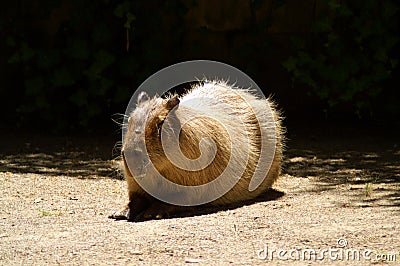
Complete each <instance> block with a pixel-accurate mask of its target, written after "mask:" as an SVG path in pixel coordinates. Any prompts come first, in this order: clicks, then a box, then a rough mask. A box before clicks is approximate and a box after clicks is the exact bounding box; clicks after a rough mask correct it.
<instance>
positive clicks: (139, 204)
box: [109, 194, 149, 221]
mask: <svg viewBox="0 0 400 266" xmlns="http://www.w3.org/2000/svg"><path fill="white" fill-rule="evenodd" d="M148 206H149V200H148V199H147V198H146V197H145V196H143V195H137V194H132V195H130V196H129V203H128V204H127V205H126V206H125V207H124V208H123V209H121V210H120V211H116V212H114V213H112V214H111V215H110V216H109V218H111V219H116V220H129V221H135V220H136V216H137V215H138V214H139V213H142V212H143V211H144V210H145V209H146V207H148Z"/></svg>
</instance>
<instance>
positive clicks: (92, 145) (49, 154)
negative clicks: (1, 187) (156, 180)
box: [0, 134, 121, 178]
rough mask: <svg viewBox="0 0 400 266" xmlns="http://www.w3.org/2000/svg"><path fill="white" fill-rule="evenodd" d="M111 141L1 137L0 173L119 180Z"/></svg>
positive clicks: (115, 154) (76, 138)
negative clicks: (101, 177) (99, 177)
mask: <svg viewBox="0 0 400 266" xmlns="http://www.w3.org/2000/svg"><path fill="white" fill-rule="evenodd" d="M113 138H114V137H110V136H108V137H92V136H73V137H57V136H44V135H32V134H26V135H20V134H15V135H2V136H1V137H0V139H1V140H0V172H12V173H35V174H43V175H48V176H58V175H66V176H72V177H77V178H95V177H96V176H103V177H111V178H121V175H120V174H119V167H118V163H117V161H116V160H115V159H117V158H118V155H119V153H118V145H119V144H118V142H117V140H113ZM115 138H116V137H115Z"/></svg>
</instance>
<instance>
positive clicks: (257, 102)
mask: <svg viewBox="0 0 400 266" xmlns="http://www.w3.org/2000/svg"><path fill="white" fill-rule="evenodd" d="M167 124H168V125H167ZM125 126H126V127H127V128H126V133H125V136H124V139H123V144H122V149H121V158H122V163H123V167H124V175H125V178H126V180H127V183H128V196H129V202H128V204H127V205H126V206H125V207H124V208H123V209H122V210H121V211H119V212H115V213H113V214H112V215H111V216H110V217H111V218H115V219H128V220H133V221H138V220H144V219H151V218H163V217H166V216H169V215H171V214H176V213H179V212H181V211H184V210H185V209H189V208H190V210H192V211H193V209H195V208H196V207H194V206H197V205H202V204H203V203H208V204H209V205H219V206H221V205H228V204H232V203H238V202H243V201H246V200H250V199H253V198H255V197H257V196H259V195H260V194H262V193H264V192H266V191H267V190H268V189H269V188H270V187H271V185H272V184H273V183H274V181H275V180H276V179H277V178H278V176H279V174H280V170H281V161H282V150H283V142H284V128H283V127H282V125H281V117H280V113H279V112H278V111H277V110H276V108H275V105H274V103H273V102H272V101H271V100H269V99H267V100H266V99H265V98H262V97H260V96H259V95H256V93H255V92H254V91H252V90H251V89H240V88H236V87H233V86H231V85H229V84H228V83H227V82H225V81H208V80H203V81H201V82H199V83H198V84H197V85H194V86H193V87H192V89H191V90H189V91H188V92H186V93H185V94H183V95H180V96H178V95H176V94H171V95H167V96H166V97H159V96H155V97H153V98H149V96H148V95H147V94H146V93H145V92H141V93H140V95H139V96H138V100H137V105H136V108H135V109H134V110H133V111H132V112H131V113H130V114H129V119H128V123H127V125H125ZM163 134H164V135H163ZM262 138H264V139H266V141H264V142H263V140H262ZM172 143H174V144H176V143H177V148H176V149H173V148H171V149H170V150H171V151H168V152H167V151H166V149H169V146H173V145H172ZM262 145H265V146H263V147H264V149H266V151H267V153H269V154H270V156H269V158H270V159H269V161H268V160H266V161H263V160H264V159H265V158H267V157H268V156H267V157H265V156H264V157H263V156H261V153H262ZM150 166H151V167H150ZM196 166H199V167H196ZM264 166H265V167H268V168H267V169H266V170H265V173H264V175H263V176H262V179H260V182H259V186H258V187H257V188H255V189H249V185H250V180H251V179H252V178H253V176H254V174H255V172H256V171H258V170H259V168H260V169H261V168H262V167H264ZM261 172H262V171H261ZM222 175H223V176H224V178H222V177H221V179H219V178H218V177H219V176H222ZM158 176H162V177H163V178H164V179H166V180H168V181H171V182H160V179H159V177H158ZM139 181H140V182H139ZM214 181H215V182H214ZM142 182H143V183H142ZM143 184H144V185H143ZM177 185H179V186H180V187H182V186H185V187H186V188H187V187H197V188H198V190H196V191H193V190H189V191H186V190H185V189H183V190H181V189H178V188H177ZM146 188H147V189H146ZM148 189H150V190H155V191H158V193H157V195H158V196H156V197H155V196H154V195H152V193H149V190H148ZM160 195H162V196H161V198H160ZM164 196H165V197H164ZM163 198H166V199H168V200H164V199H163ZM176 202H178V203H176ZM179 205H180V206H179Z"/></svg>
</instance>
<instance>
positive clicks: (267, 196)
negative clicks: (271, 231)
mask: <svg viewBox="0 0 400 266" xmlns="http://www.w3.org/2000/svg"><path fill="white" fill-rule="evenodd" d="M284 195H285V193H284V192H282V191H278V190H275V189H272V188H271V189H269V190H267V191H265V192H264V193H263V194H262V195H260V196H258V197H257V198H255V199H252V200H247V201H243V202H238V203H232V204H229V205H225V206H210V205H208V204H205V205H203V206H196V207H194V208H192V209H191V210H189V211H186V212H179V213H178V214H173V215H169V216H168V217H163V218H161V219H176V218H187V217H195V216H203V215H208V214H213V213H217V212H220V211H227V210H233V209H237V208H240V207H243V206H248V205H252V204H255V203H258V202H266V201H272V200H277V199H279V198H281V197H283V196H284ZM151 220H159V219H157V218H150V219H140V220H135V221H130V222H146V221H151Z"/></svg>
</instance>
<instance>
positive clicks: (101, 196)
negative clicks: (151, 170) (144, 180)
mask: <svg viewBox="0 0 400 266" xmlns="http://www.w3.org/2000/svg"><path fill="white" fill-rule="evenodd" d="M353 133H354V134H353V136H352V137H345V138H344V137H343V136H342V137H341V136H333V135H332V134H328V136H324V137H321V136H319V135H318V134H316V135H310V134H308V133H303V134H298V135H292V136H291V138H292V140H290V141H289V142H288V150H287V152H286V159H285V163H284V171H283V174H282V177H281V178H280V180H279V181H278V182H277V183H276V185H275V186H274V189H273V190H271V191H270V192H269V194H268V195H266V196H265V197H264V198H261V199H257V200H256V201H255V202H253V203H247V204H245V205H243V206H239V207H236V208H230V209H225V210H223V209H222V210H221V209H218V210H217V209H214V210H202V211H201V212H199V213H193V214H188V215H187V216H186V217H175V218H170V219H162V220H151V221H146V222H138V223H132V222H126V221H114V220H111V219H108V218H107V217H108V215H109V214H110V213H111V212H112V211H114V210H118V209H119V208H120V207H121V206H122V205H123V204H124V203H125V201H126V184H125V182H124V181H123V180H121V179H120V178H118V174H117V173H116V172H115V170H114V169H113V168H112V166H113V163H112V161H111V159H112V145H113V144H112V143H111V142H110V140H98V139H95V140H93V139H74V138H72V139H66V138H54V137H53V138H40V137H39V138H36V139H35V138H30V137H28V136H25V137H16V136H7V137H3V138H2V141H1V142H0V143H1V144H0V147H1V150H0V154H1V155H0V188H1V195H0V265H57V264H62V265H187V264H188V265H189V264H194V265H258V264H260V265H261V264H266V263H271V264H278V265H279V264H288V263H290V264H291V265H308V264H312V265H320V264H331V265H337V264H340V265H349V264H350V265H353V264H359V265H368V264H374V265H375V264H377V265H399V264H400V235H399V232H400V147H399V145H400V142H399V139H397V138H396V137H394V136H392V137H386V136H380V135H370V134H368V132H359V131H357V132H353ZM325 135H326V134H325ZM10 138H11V140H10ZM13 138H14V139H13ZM16 142H18V143H19V144H18V145H17V148H15V145H13V144H12V143H16ZM10 143H11V144H10ZM82 143H85V144H86V145H82Z"/></svg>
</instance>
